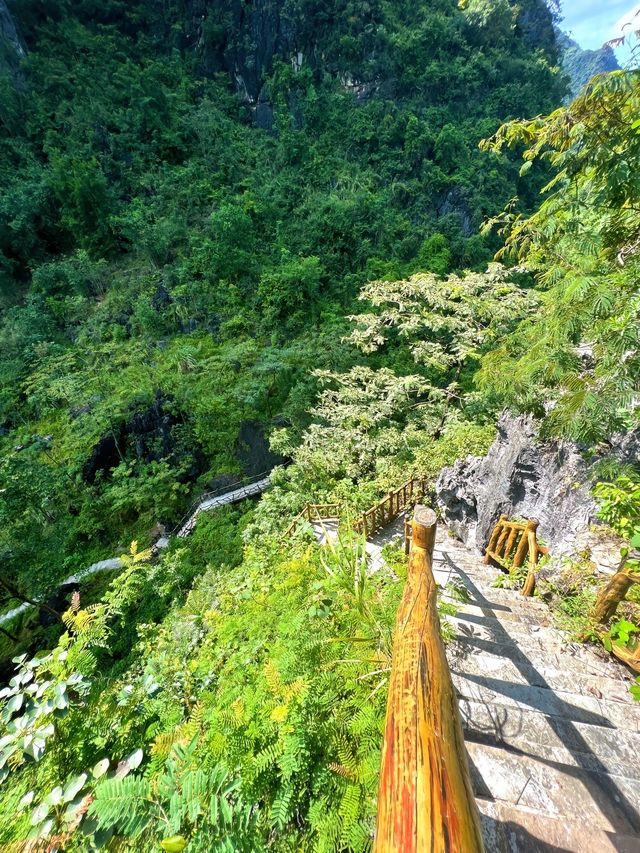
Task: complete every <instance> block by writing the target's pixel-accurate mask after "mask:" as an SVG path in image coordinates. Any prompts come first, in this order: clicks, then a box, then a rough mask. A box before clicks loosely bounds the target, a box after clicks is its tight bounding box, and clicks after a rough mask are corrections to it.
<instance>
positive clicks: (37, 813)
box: [31, 798, 51, 826]
mask: <svg viewBox="0 0 640 853" xmlns="http://www.w3.org/2000/svg"><path fill="white" fill-rule="evenodd" d="M47 799H48V798H47ZM50 811H51V805H50V804H49V803H48V802H47V800H44V802H42V803H40V805H39V806H36V808H35V809H34V810H33V813H32V815H31V826H36V825H37V824H39V823H42V821H43V820H44V819H45V818H46V816H47V815H48V814H49V812H50Z"/></svg>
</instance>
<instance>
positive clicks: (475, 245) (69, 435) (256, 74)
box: [0, 0, 562, 592]
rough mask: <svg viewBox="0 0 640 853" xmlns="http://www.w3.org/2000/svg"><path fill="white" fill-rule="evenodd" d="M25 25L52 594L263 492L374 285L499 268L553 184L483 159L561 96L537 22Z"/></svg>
mask: <svg viewBox="0 0 640 853" xmlns="http://www.w3.org/2000/svg"><path fill="white" fill-rule="evenodd" d="M8 9H9V11H10V12H11V14H12V16H13V21H12V20H11V18H10V17H9V16H8V14H7V10H6V9H5V8H4V5H3V15H2V21H3V33H4V37H5V47H6V49H7V51H9V50H12V51H13V59H12V63H13V64H12V65H11V66H10V68H9V70H7V71H5V75H4V82H3V86H4V91H5V92H6V93H7V97H6V98H4V99H3V101H2V106H1V107H0V109H1V110H2V135H1V137H0V173H1V177H2V181H1V186H2V190H1V191H0V298H1V299H2V304H3V306H4V308H3V315H2V321H1V324H0V424H2V436H0V442H1V450H2V460H1V462H0V465H1V475H2V478H3V480H4V481H6V482H7V483H8V486H7V488H6V491H5V493H4V501H3V506H2V509H1V510H0V513H1V518H2V533H0V552H1V553H2V554H3V556H4V563H5V565H6V566H8V567H9V569H8V572H9V575H10V576H12V577H13V578H14V580H18V581H19V583H20V584H21V585H22V586H23V587H24V589H25V590H30V591H31V592H36V591H41V589H42V588H43V587H45V588H48V587H50V586H52V585H53V584H55V582H56V581H57V580H59V579H60V578H62V577H64V576H66V575H68V574H70V573H71V572H72V571H73V570H75V569H77V568H81V567H82V566H83V565H86V564H88V563H90V562H92V561H94V560H99V559H103V558H104V557H108V556H111V554H112V553H113V549H114V547H116V546H117V545H122V546H124V545H126V543H127V541H128V540H129V539H130V538H132V537H134V536H137V537H138V538H140V540H141V542H146V541H149V534H148V531H149V529H150V528H152V527H153V526H154V525H155V524H156V523H157V522H158V521H161V522H163V523H164V524H165V525H168V526H172V525H173V524H174V523H176V522H177V521H178V520H179V518H180V516H181V514H182V513H183V512H184V510H185V509H186V506H187V496H188V493H189V492H190V491H191V490H193V489H196V490H197V489H201V488H202V487H203V486H204V485H205V484H206V483H207V482H209V481H210V480H211V478H212V477H217V476H220V475H226V474H234V475H236V474H238V473H242V470H244V471H245V472H250V473H254V474H258V473H261V472H260V471H257V470H256V466H258V462H257V461H256V459H257V457H256V458H254V460H253V462H252V461H251V458H252V457H251V454H249V456H247V453H246V452H245V453H244V455H243V447H244V446H245V445H246V441H245V439H244V438H243V437H242V436H241V427H242V426H243V424H244V425H245V426H244V430H245V433H246V431H247V430H249V432H250V433H251V432H252V429H253V432H255V430H256V429H257V430H258V432H260V427H259V426H256V427H255V429H254V428H252V427H250V426H247V424H258V425H260V424H262V425H263V426H264V427H266V428H267V429H268V428H269V425H270V423H271V422H272V420H273V418H274V417H276V416H278V415H282V416H283V417H285V418H286V419H288V420H290V421H292V422H293V423H294V424H296V425H298V426H303V425H304V424H305V423H306V421H307V415H306V414H305V411H306V409H307V408H308V406H309V404H310V402H311V400H312V399H313V396H314V394H315V391H316V388H317V380H315V379H314V378H312V377H310V376H309V368H310V367H312V366H313V367H323V366H324V367H332V368H336V367H339V366H340V365H344V366H347V365H348V364H349V363H351V361H352V360H353V358H354V356H353V353H352V351H351V350H350V348H349V347H348V346H347V345H346V344H343V343H341V336H342V329H343V319H342V318H343V316H344V314H345V312H347V311H348V310H349V306H350V305H351V302H352V300H353V298H354V296H355V295H356V293H357V291H358V288H359V287H360V286H361V285H362V284H363V283H364V282H365V281H367V280H370V279H373V278H376V277H392V278H393V277H395V278H397V277H400V276H402V275H405V274H409V273H412V272H414V271H415V270H418V269H426V270H434V271H437V272H446V271H447V270H449V269H452V268H461V267H482V266H483V265H485V264H486V262H487V261H488V260H489V259H490V258H491V256H492V254H493V251H494V250H495V249H496V248H497V247H498V246H499V242H498V240H497V239H496V238H495V237H493V236H491V237H488V238H483V237H481V236H480V235H479V233H478V228H479V225H480V223H481V222H482V220H483V218H484V217H485V216H487V215H490V214H492V213H496V212H497V211H498V210H500V209H501V208H502V206H503V205H504V204H505V203H506V202H507V201H508V200H509V199H510V198H511V197H512V196H514V195H516V194H518V195H519V196H520V197H521V200H522V201H521V203H522V204H523V205H524V206H525V207H526V206H527V205H531V204H532V203H533V201H534V199H535V190H536V186H538V185H539V181H540V180H541V179H542V175H541V174H540V173H537V174H538V177H535V174H536V172H535V170H534V173H531V174H530V175H529V176H527V177H526V178H525V177H520V176H519V174H518V167H517V165H516V164H515V162H514V161H513V160H512V159H510V158H509V157H508V156H505V157H502V158H501V160H500V161H497V160H496V159H495V158H493V157H490V156H487V155H486V154H483V153H482V152H480V151H479V150H478V142H479V140H480V139H481V138H482V137H483V136H486V135H488V134H490V133H492V132H493V131H494V130H496V128H497V127H498V125H499V124H500V123H501V121H503V120H504V119H507V118H509V117H513V116H515V115H521V114H523V113H539V112H543V111H545V110H547V109H550V108H551V107H553V106H554V105H555V104H557V103H558V102H559V101H560V99H561V96H562V90H561V86H560V83H559V82H558V79H557V77H556V74H555V72H554V70H553V68H554V66H555V63H556V46H555V43H554V40H553V32H552V30H551V27H550V17H549V15H548V13H547V11H546V7H545V6H544V4H543V3H542V2H534V0H528V2H527V3H523V4H519V5H515V6H511V5H509V4H508V3H507V2H504V3H499V4H497V5H496V4H487V3H485V2H484V1H483V0H482V2H481V0H473V2H470V3H469V4H468V5H467V7H466V9H465V10H464V11H462V10H460V9H459V8H458V5H457V3H456V2H453V0H439V2H437V3H429V4H415V3H407V2H404V0H397V2H383V0H375V2H356V3H353V2H346V0H335V2H333V3H332V4H330V5H329V6H327V4H326V3H316V2H309V0H304V2H303V0H286V2H284V0H281V2H277V3H266V2H262V0H259V2H256V3H254V4H251V5H249V6H248V5H247V4H244V3H240V2H235V0H234V2H225V3H221V2H203V0H200V2H176V0H172V2H168V3H163V4H157V3H155V2H150V0H149V2H143V0H140V2H135V3H120V2H116V0H111V2H107V3H95V2H91V0H83V2H80V3H70V2H65V0H58V2H55V3H49V4H47V5H46V7H43V5H42V4H41V3H38V2H35V0H25V2H19V3H18V2H12V3H9V4H8ZM16 33H19V34H20V35H19V37H18V36H16ZM17 38H18V41H16V39H17ZM20 45H24V47H25V50H26V58H24V60H23V61H22V62H21V63H20V66H19V70H18V66H17V65H16V64H15V60H16V57H17V56H18V54H19V50H18V51H16V46H18V48H19V47H20ZM16 75H19V79H18V76H16ZM252 434H253V433H252ZM251 441H253V439H252V440H251ZM251 441H250V442H249V443H250V444H251ZM255 441H257V442H258V444H260V441H261V439H260V438H259V436H258V437H256V439H255ZM254 444H255V442H254ZM258 444H256V445H255V447H256V448H258ZM245 450H246V448H245ZM256 452H257V453H258V457H259V456H264V448H263V450H259V449H258V450H256ZM258 467H259V466H258ZM43 546H45V547H43Z"/></svg>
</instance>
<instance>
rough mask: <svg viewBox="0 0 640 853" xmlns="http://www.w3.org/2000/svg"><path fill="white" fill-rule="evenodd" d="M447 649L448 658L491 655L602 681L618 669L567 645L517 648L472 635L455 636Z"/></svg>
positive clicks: (615, 674)
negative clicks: (598, 677)
mask: <svg viewBox="0 0 640 853" xmlns="http://www.w3.org/2000/svg"><path fill="white" fill-rule="evenodd" d="M447 618H449V617H447ZM447 649H448V654H449V657H450V659H453V658H454V657H458V658H461V659H463V660H464V659H465V658H467V657H468V656H471V655H474V656H475V655H478V656H484V655H492V656H493V657H498V658H506V659H508V660H511V661H513V662H514V663H516V664H517V665H518V666H520V665H523V664H524V665H530V666H533V667H535V668H536V669H537V670H538V671H542V670H543V669H545V668H546V667H549V668H550V669H561V670H565V671H567V672H581V673H584V674H589V675H594V674H598V675H602V676H603V677H605V678H615V677H616V676H617V675H618V674H619V673H620V667H619V666H618V665H617V664H616V663H615V662H613V661H611V660H609V659H607V658H604V659H603V658H600V657H599V656H598V655H597V654H596V653H590V654H589V655H588V656H587V657H586V659H585V658H584V657H583V656H578V654H577V651H576V650H575V649H574V646H573V644H567V646H566V647H564V648H556V649H550V648H545V647H544V646H543V645H542V644H540V643H539V642H534V643H530V644H528V645H526V646H524V645H523V646H518V645H517V644H516V643H514V642H513V641H512V640H510V639H509V640H505V641H503V642H496V641H493V640H486V639H480V638H479V637H478V636H475V635H464V634H458V636H457V637H456V639H455V641H453V642H452V643H450V644H449V646H448V647H447ZM589 651H590V652H591V650H589Z"/></svg>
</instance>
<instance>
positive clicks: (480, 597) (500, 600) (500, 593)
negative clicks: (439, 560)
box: [434, 572, 549, 616]
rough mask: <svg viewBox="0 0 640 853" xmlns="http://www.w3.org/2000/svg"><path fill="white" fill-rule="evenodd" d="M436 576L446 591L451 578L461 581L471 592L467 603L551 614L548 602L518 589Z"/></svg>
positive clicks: (499, 608) (542, 614)
mask: <svg viewBox="0 0 640 853" xmlns="http://www.w3.org/2000/svg"><path fill="white" fill-rule="evenodd" d="M434 578H435V581H436V583H437V584H438V585H439V586H440V587H441V589H442V590H445V591H446V587H447V583H448V582H450V581H451V580H455V581H460V583H462V584H463V585H464V586H465V589H466V590H467V592H468V594H469V601H468V602H465V603H467V604H473V605H475V606H476V607H489V608H492V609H495V610H501V609H502V608H505V607H506V608H508V609H509V610H513V609H516V610H520V609H521V608H522V609H526V611H527V612H528V613H538V614H540V616H548V615H549V608H548V607H547V605H546V604H543V603H542V602H541V601H539V600H538V599H536V598H525V596H524V595H522V594H521V593H520V591H519V590H517V589H497V588H493V587H491V586H489V585H485V584H474V585H473V587H470V586H469V585H468V583H465V582H464V581H462V580H461V579H460V578H459V577H458V576H455V575H454V576H453V577H450V576H449V575H448V574H444V573H441V572H434ZM445 594H446V593H445ZM461 603H462V602H461Z"/></svg>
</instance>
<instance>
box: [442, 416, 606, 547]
mask: <svg viewBox="0 0 640 853" xmlns="http://www.w3.org/2000/svg"><path fill="white" fill-rule="evenodd" d="M589 480H590V477H589V466H588V465H587V463H586V462H585V460H584V458H583V456H582V454H581V453H580V451H579V449H578V447H577V446H576V445H574V444H571V443H569V442H540V441H538V439H537V437H536V423H535V421H534V419H533V417H532V416H520V417H514V416H513V415H511V414H510V413H508V412H505V413H504V414H503V415H502V417H501V418H500V420H499V422H498V436H497V438H496V440H495V442H494V444H493V445H492V447H491V448H490V450H489V453H488V454H487V456H486V457H484V458H479V457H472V456H469V457H467V458H466V459H463V460H461V461H459V462H457V463H456V464H455V465H454V466H453V467H451V468H445V470H444V471H443V472H442V473H441V475H440V477H439V478H438V482H437V484H436V493H437V501H438V506H439V507H440V510H441V512H442V515H443V517H444V520H445V521H446V522H447V524H448V525H449V527H450V528H451V529H452V530H453V532H454V533H455V534H456V536H457V537H458V538H459V539H461V540H462V541H463V542H464V543H465V544H466V545H467V546H468V547H470V548H474V549H476V550H477V551H482V550H483V549H484V548H485V547H486V544H487V542H488V541H489V537H490V535H491V531H492V529H493V527H494V525H495V523H496V521H497V520H498V518H499V517H500V515H501V514H502V513H504V514H506V515H508V516H509V518H513V517H522V518H536V519H538V521H539V522H540V534H541V536H542V537H543V538H544V540H545V541H546V542H547V543H548V544H549V545H550V546H551V548H553V547H554V546H556V545H557V544H558V543H560V542H562V541H564V540H566V539H567V538H569V537H571V536H574V535H576V534H577V533H578V532H580V531H582V530H584V529H585V528H586V527H587V526H588V525H589V524H590V523H591V522H593V521H594V520H595V517H596V511H597V504H596V502H595V500H594V499H593V497H592V496H591V494H590V491H589Z"/></svg>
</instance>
